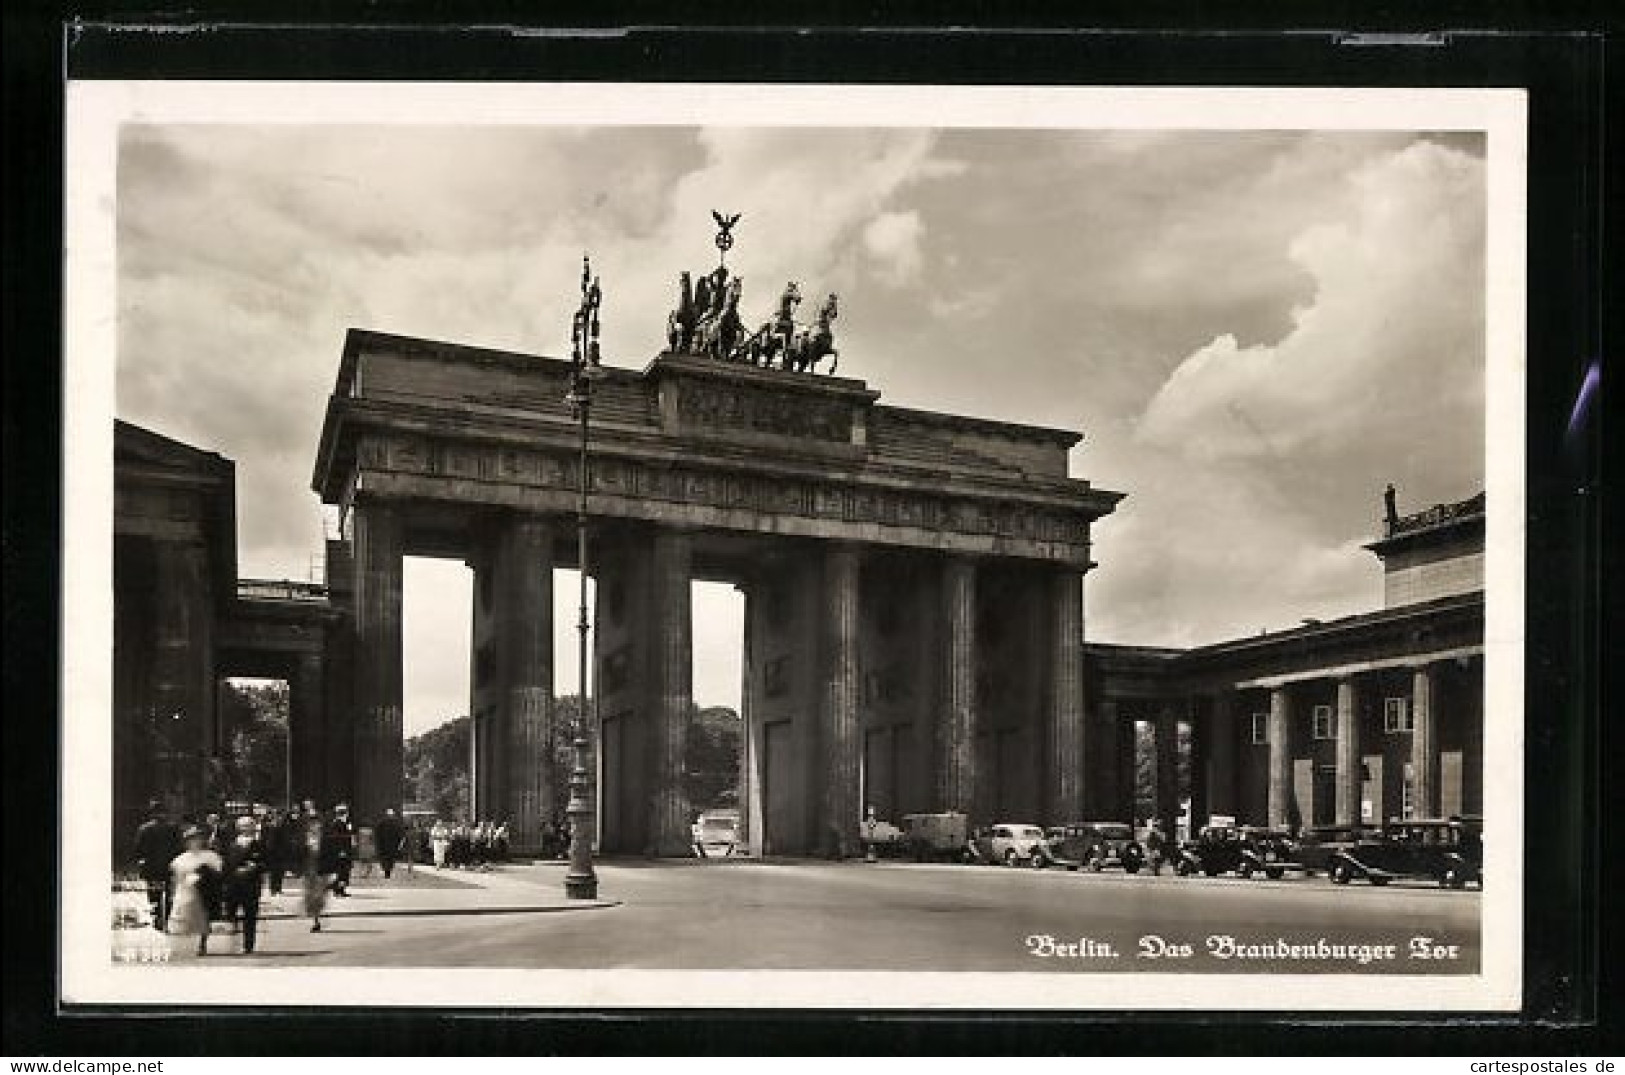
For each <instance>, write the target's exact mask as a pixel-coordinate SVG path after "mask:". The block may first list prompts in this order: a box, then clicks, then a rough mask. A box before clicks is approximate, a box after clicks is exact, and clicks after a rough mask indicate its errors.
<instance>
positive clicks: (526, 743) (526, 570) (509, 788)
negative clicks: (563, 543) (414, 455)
mask: <svg viewBox="0 0 1625 1075" xmlns="http://www.w3.org/2000/svg"><path fill="white" fill-rule="evenodd" d="M552 538H553V533H552V529H551V527H550V526H549V525H548V522H547V520H545V519H542V518H539V517H537V516H515V517H513V518H510V519H507V520H505V521H504V522H503V524H502V526H501V530H500V531H499V533H498V535H497V540H496V548H495V555H494V556H493V558H492V563H491V570H492V572H493V577H492V583H493V585H492V604H493V605H494V606H495V607H494V608H493V609H492V612H493V622H492V628H493V630H492V634H493V638H494V641H495V652H496V656H497V660H496V664H497V670H496V671H497V675H498V677H499V681H500V686H499V687H498V690H497V692H496V704H497V707H498V710H499V715H498V717H497V719H496V720H495V722H494V724H493V728H494V730H496V731H497V732H498V733H499V734H500V737H501V738H500V741H498V742H493V743H492V744H491V749H489V750H488V751H487V752H486V753H485V755H484V756H485V758H486V759H487V765H488V769H489V770H490V772H489V776H490V777H491V779H490V782H489V785H488V786H489V788H490V789H491V792H492V795H491V800H490V803H489V805H486V804H485V803H483V802H482V804H481V810H482V812H484V813H485V814H486V815H487V817H488V818H489V819H490V820H497V821H501V820H506V821H507V822H508V824H509V833H510V835H509V838H510V840H511V842H512V845H513V847H514V848H515V849H517V850H522V851H535V850H538V849H539V848H540V847H541V827H542V823H543V822H544V821H546V820H548V819H549V818H551V816H552V814H553V812H554V807H555V805H556V803H555V799H556V797H557V796H556V790H557V789H555V788H554V786H553V785H554V779H553V542H552Z"/></svg>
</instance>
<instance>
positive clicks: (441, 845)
mask: <svg viewBox="0 0 1625 1075" xmlns="http://www.w3.org/2000/svg"><path fill="white" fill-rule="evenodd" d="M450 849H451V826H450V825H447V824H446V823H445V822H444V821H442V820H441V819H440V818H438V817H437V818H435V819H434V825H433V826H432V827H430V829H429V851H430V853H431V854H433V855H434V868H435V869H437V870H443V869H445V868H446V852H447V851H449V850H450Z"/></svg>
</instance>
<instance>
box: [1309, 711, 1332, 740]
mask: <svg viewBox="0 0 1625 1075" xmlns="http://www.w3.org/2000/svg"><path fill="white" fill-rule="evenodd" d="M1313 719H1314V731H1315V738H1316V739H1336V738H1337V720H1336V718H1335V717H1333V715H1332V707H1331V706H1329V705H1317V706H1315V711H1314V716H1313Z"/></svg>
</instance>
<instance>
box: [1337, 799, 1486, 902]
mask: <svg viewBox="0 0 1625 1075" xmlns="http://www.w3.org/2000/svg"><path fill="white" fill-rule="evenodd" d="M1482 834H1483V826H1482V824H1481V823H1480V822H1479V820H1478V819H1477V818H1460V817H1453V818H1442V819H1441V818H1427V819H1420V820H1415V821H1392V822H1389V824H1388V825H1387V826H1386V827H1385V828H1384V829H1383V830H1382V831H1381V832H1380V833H1372V834H1368V835H1367V836H1366V837H1364V838H1363V839H1361V840H1359V841H1357V842H1356V843H1355V844H1353V845H1352V846H1350V847H1346V848H1343V849H1341V850H1339V851H1338V852H1337V853H1336V854H1334V855H1333V856H1332V858H1331V861H1330V863H1329V864H1328V866H1327V871H1326V872H1327V874H1328V875H1329V876H1330V877H1331V879H1332V880H1333V881H1335V882H1337V883H1338V884H1340V885H1346V884H1348V883H1349V882H1350V881H1354V880H1357V879H1361V878H1363V879H1365V880H1367V881H1370V882H1371V883H1372V884H1373V885H1386V884H1387V883H1388V882H1390V881H1392V880H1393V879H1394V878H1396V877H1401V878H1426V879H1428V880H1431V881H1436V882H1438V883H1439V885H1440V886H1442V887H1444V888H1463V887H1465V886H1466V885H1469V884H1478V885H1480V886H1482V885H1483V877H1482V875H1481V872H1480V871H1481V870H1482V868H1483V864H1484V845H1483V836H1482Z"/></svg>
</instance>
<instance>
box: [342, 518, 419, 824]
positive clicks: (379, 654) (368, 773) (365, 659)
mask: <svg viewBox="0 0 1625 1075" xmlns="http://www.w3.org/2000/svg"><path fill="white" fill-rule="evenodd" d="M353 510H354V512H355V616H356V654H355V659H356V688H357V689H356V695H357V697H356V709H357V713H356V726H355V786H354V788H352V789H350V792H349V795H348V799H349V802H350V813H351V816H352V817H354V818H358V819H361V820H364V821H368V822H370V821H371V820H373V819H375V818H377V817H378V816H379V815H380V814H381V813H383V810H384V807H386V806H394V807H397V808H398V807H399V806H400V803H401V780H402V773H401V767H402V761H403V757H402V756H403V752H404V748H403V745H402V742H401V565H402V558H401V557H402V554H401V523H400V518H399V516H398V515H397V514H396V512H395V510H394V509H393V508H391V507H389V506H388V505H385V504H378V503H360V504H357V505H356V506H355V508H354V509H353ZM334 795H335V797H338V798H343V797H345V792H344V790H343V789H337V790H335V791H334Z"/></svg>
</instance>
